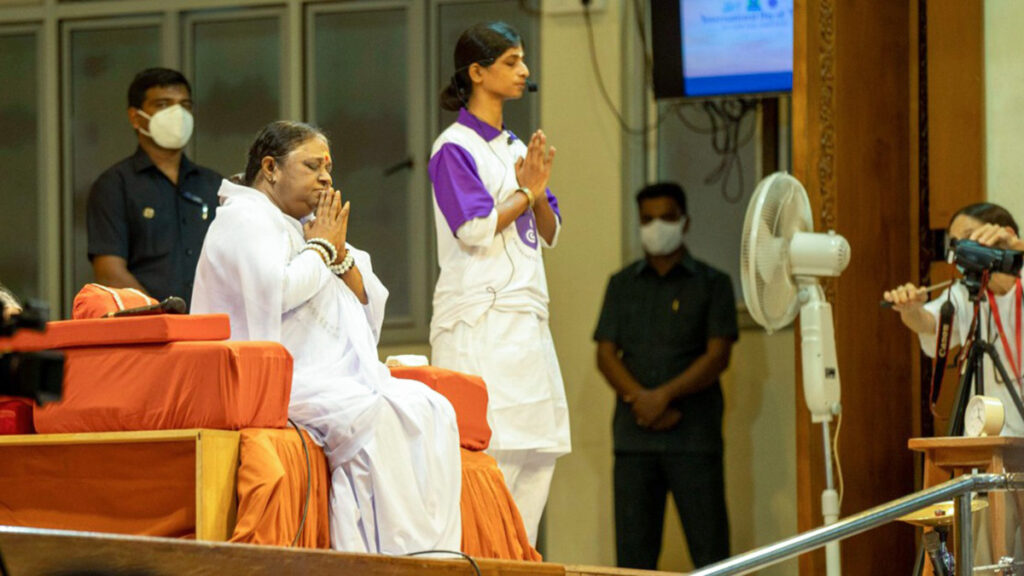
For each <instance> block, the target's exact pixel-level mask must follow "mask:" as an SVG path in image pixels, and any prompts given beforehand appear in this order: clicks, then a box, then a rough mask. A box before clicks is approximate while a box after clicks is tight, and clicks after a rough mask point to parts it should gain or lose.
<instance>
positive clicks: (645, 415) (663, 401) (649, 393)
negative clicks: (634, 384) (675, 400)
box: [622, 388, 683, 431]
mask: <svg viewBox="0 0 1024 576" xmlns="http://www.w3.org/2000/svg"><path fill="white" fill-rule="evenodd" d="M622 399H623V400H624V401H625V402H626V404H629V405H630V407H631V410H632V412H633V418H635V419H636V423H637V426H640V427H641V428H648V429H651V430H654V431H662V430H668V429H669V428H672V427H673V426H675V425H676V424H678V423H679V421H680V420H681V419H682V417H683V415H682V413H681V412H680V411H679V410H677V409H676V408H672V407H671V406H670V405H669V402H671V400H672V399H671V398H669V395H668V392H667V391H666V390H665V389H664V388H651V389H644V390H641V391H638V392H635V393H633V394H628V395H626V396H624V397H623V398H622Z"/></svg>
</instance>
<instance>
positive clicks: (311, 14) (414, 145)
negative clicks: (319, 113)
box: [303, 0, 433, 346]
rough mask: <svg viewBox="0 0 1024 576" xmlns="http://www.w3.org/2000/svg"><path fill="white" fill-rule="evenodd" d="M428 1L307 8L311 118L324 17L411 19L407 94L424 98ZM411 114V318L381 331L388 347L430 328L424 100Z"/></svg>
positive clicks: (413, 104) (394, 320) (371, 0)
mask: <svg viewBox="0 0 1024 576" xmlns="http://www.w3.org/2000/svg"><path fill="white" fill-rule="evenodd" d="M423 9H424V7H423V3H422V2H415V1H409V0H355V1H349V2H338V3H330V4H326V3H325V4H310V5H307V6H306V7H305V25H304V28H305V31H306V35H305V38H304V50H305V59H304V61H305V63H306V70H305V82H304V85H303V86H304V89H305V101H304V102H305V106H306V117H307V118H308V119H309V120H310V121H311V122H314V123H315V122H316V121H317V119H316V86H317V80H318V79H317V78H316V77H315V74H314V71H315V70H316V57H317V55H316V18H317V17H318V16H322V15H325V14H343V13H366V12H379V11H402V12H404V15H405V18H406V30H405V33H406V35H407V38H408V41H407V43H406V50H407V52H406V63H407V72H406V90H407V91H408V93H409V94H411V95H415V94H423V91H424V89H425V88H424V86H425V80H426V79H425V78H424V72H423V70H424V66H423V63H422V57H423V54H422V52H423V51H422V50H421V49H420V48H419V47H421V46H422V45H423V44H422V43H423V41H424V28H425V26H424V23H423V20H424V14H423ZM408 106H409V112H408V117H407V121H406V122H407V125H406V147H407V150H408V152H409V154H411V155H412V156H413V157H414V162H413V166H412V169H411V174H410V176H409V183H408V189H407V191H406V194H407V195H408V196H407V200H408V212H407V214H406V220H405V225H406V229H407V230H408V238H407V249H408V250H409V263H410V264H409V269H408V273H409V286H410V290H409V314H408V315H405V316H401V317H391V318H388V319H387V320H386V321H385V324H384V326H385V328H386V329H385V330H384V331H382V333H381V344H382V345H385V346H390V345H396V344H409V343H417V342H426V341H427V331H428V327H429V324H430V317H429V311H428V301H429V300H428V298H429V296H430V294H431V293H432V291H433V290H432V286H428V278H429V268H428V265H429V262H430V259H429V257H430V251H429V250H428V249H427V246H428V243H427V242H426V241H427V240H428V234H429V229H428V227H427V223H428V218H429V215H430V214H429V212H428V208H429V207H430V206H429V204H428V203H427V200H428V197H427V196H426V195H425V194H423V193H422V191H423V190H424V189H425V187H426V181H427V171H426V162H425V161H420V158H418V154H417V151H418V150H423V149H424V148H425V147H426V146H428V145H429V144H427V143H426V142H427V133H426V131H425V130H424V121H423V118H424V115H425V110H424V107H425V102H424V99H423V98H416V97H412V98H409V102H408Z"/></svg>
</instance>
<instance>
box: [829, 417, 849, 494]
mask: <svg viewBox="0 0 1024 576" xmlns="http://www.w3.org/2000/svg"><path fill="white" fill-rule="evenodd" d="M842 427H843V411H842V410H840V411H839V414H838V415H837V416H836V431H835V432H833V434H832V459H833V460H835V462H836V480H837V484H838V485H839V506H840V508H842V506H843V493H844V492H845V488H846V486H845V484H844V482H843V462H842V460H841V459H840V458H839V429H840V428H842Z"/></svg>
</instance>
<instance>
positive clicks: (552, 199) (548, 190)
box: [544, 188, 562, 222]
mask: <svg viewBox="0 0 1024 576" xmlns="http://www.w3.org/2000/svg"><path fill="white" fill-rule="evenodd" d="M544 193H545V194H547V195H548V204H551V209H552V210H554V211H555V216H558V221H559V222H561V221H562V213H561V212H559V211H558V198H556V197H555V195H554V194H552V193H551V188H545V189H544Z"/></svg>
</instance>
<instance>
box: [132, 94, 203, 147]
mask: <svg viewBox="0 0 1024 576" xmlns="http://www.w3.org/2000/svg"><path fill="white" fill-rule="evenodd" d="M139 115H140V116H142V117H143V118H148V119H149V130H146V129H144V128H139V132H142V133H143V134H145V135H146V136H149V137H150V138H152V139H153V141H154V142H156V144H157V146H160V147H161V148H166V149H168V150H181V149H182V148H184V147H185V144H188V139H189V138H191V137H192V113H191V112H189V111H188V110H185V109H184V108H182V106H181V104H175V105H174V106H170V107H168V108H164V109H163V110H160V111H159V112H157V113H156V114H153V115H152V116H150V115H149V114H146V113H145V112H143V111H142V110H139Z"/></svg>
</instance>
